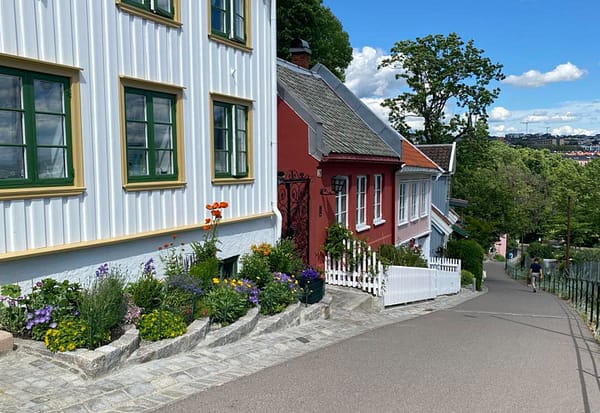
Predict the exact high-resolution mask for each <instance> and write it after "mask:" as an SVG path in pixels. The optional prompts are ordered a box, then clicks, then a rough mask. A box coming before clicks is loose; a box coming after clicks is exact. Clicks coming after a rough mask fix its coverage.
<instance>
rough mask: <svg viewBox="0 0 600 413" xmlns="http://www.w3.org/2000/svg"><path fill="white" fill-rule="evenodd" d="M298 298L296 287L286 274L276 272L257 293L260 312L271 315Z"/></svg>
mask: <svg viewBox="0 0 600 413" xmlns="http://www.w3.org/2000/svg"><path fill="white" fill-rule="evenodd" d="M297 300H298V287H297V283H296V282H295V280H294V279H293V278H292V277H290V276H289V275H287V274H283V273H277V274H275V275H274V277H273V279H272V281H271V282H269V283H268V284H267V285H266V286H265V287H264V288H263V289H262V290H261V291H260V293H259V294H258V302H259V303H260V313H261V314H265V315H272V314H277V313H280V312H282V311H283V310H285V309H286V307H287V306H288V305H290V304H292V303H295V302H296V301H297Z"/></svg>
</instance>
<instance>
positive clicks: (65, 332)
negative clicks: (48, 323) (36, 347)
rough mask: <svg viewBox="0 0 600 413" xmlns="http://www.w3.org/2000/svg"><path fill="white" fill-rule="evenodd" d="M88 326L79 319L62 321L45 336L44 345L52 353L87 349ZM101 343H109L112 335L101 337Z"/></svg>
mask: <svg viewBox="0 0 600 413" xmlns="http://www.w3.org/2000/svg"><path fill="white" fill-rule="evenodd" d="M88 337H89V333H88V324H87V323H86V322H85V321H84V320H81V319H79V318H75V317H69V318H65V319H64V320H61V321H60V322H59V323H58V325H57V327H56V328H50V329H48V330H47V331H46V334H45V335H44V344H45V345H46V348H48V350H50V351H52V352H57V351H60V352H63V351H73V350H75V349H77V348H80V347H85V346H86V343H87V341H88ZM98 339H99V341H109V340H110V333H108V334H107V335H105V336H104V337H99V338H98Z"/></svg>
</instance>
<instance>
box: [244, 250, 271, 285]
mask: <svg viewBox="0 0 600 413" xmlns="http://www.w3.org/2000/svg"><path fill="white" fill-rule="evenodd" d="M240 264H241V266H242V268H241V269H240V271H239V272H238V277H239V278H246V279H248V280H250V281H252V282H253V283H254V284H256V286H257V287H259V288H262V287H264V286H265V285H266V284H267V282H268V281H269V280H270V279H271V278H272V272H271V270H270V267H269V258H268V255H261V254H260V253H257V252H251V253H250V254H244V255H242V257H241V258H240Z"/></svg>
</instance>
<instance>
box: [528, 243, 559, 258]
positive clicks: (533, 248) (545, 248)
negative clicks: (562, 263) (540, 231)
mask: <svg viewBox="0 0 600 413" xmlns="http://www.w3.org/2000/svg"><path fill="white" fill-rule="evenodd" d="M527 255H529V256H530V257H531V258H536V257H537V258H542V259H543V258H554V249H553V248H552V247H551V246H550V245H547V244H542V243H540V242H531V243H529V245H528V246H527Z"/></svg>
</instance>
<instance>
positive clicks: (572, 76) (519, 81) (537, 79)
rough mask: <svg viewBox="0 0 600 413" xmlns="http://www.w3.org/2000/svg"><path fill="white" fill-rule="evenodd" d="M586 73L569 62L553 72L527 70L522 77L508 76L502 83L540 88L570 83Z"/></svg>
mask: <svg viewBox="0 0 600 413" xmlns="http://www.w3.org/2000/svg"><path fill="white" fill-rule="evenodd" d="M586 73H587V72H586V71H585V70H582V69H579V68H578V67H577V66H575V65H574V64H572V63H571V62H567V63H563V64H560V65H558V66H556V67H555V68H554V69H553V70H551V71H549V72H546V73H542V72H540V71H538V70H529V71H527V72H525V73H523V74H522V75H510V76H507V77H506V79H504V80H503V81H502V82H503V83H508V84H509V85H513V86H517V87H540V86H544V85H546V84H548V83H556V82H572V81H574V80H577V79H580V78H581V77H583V76H584V75H585V74H586Z"/></svg>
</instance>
